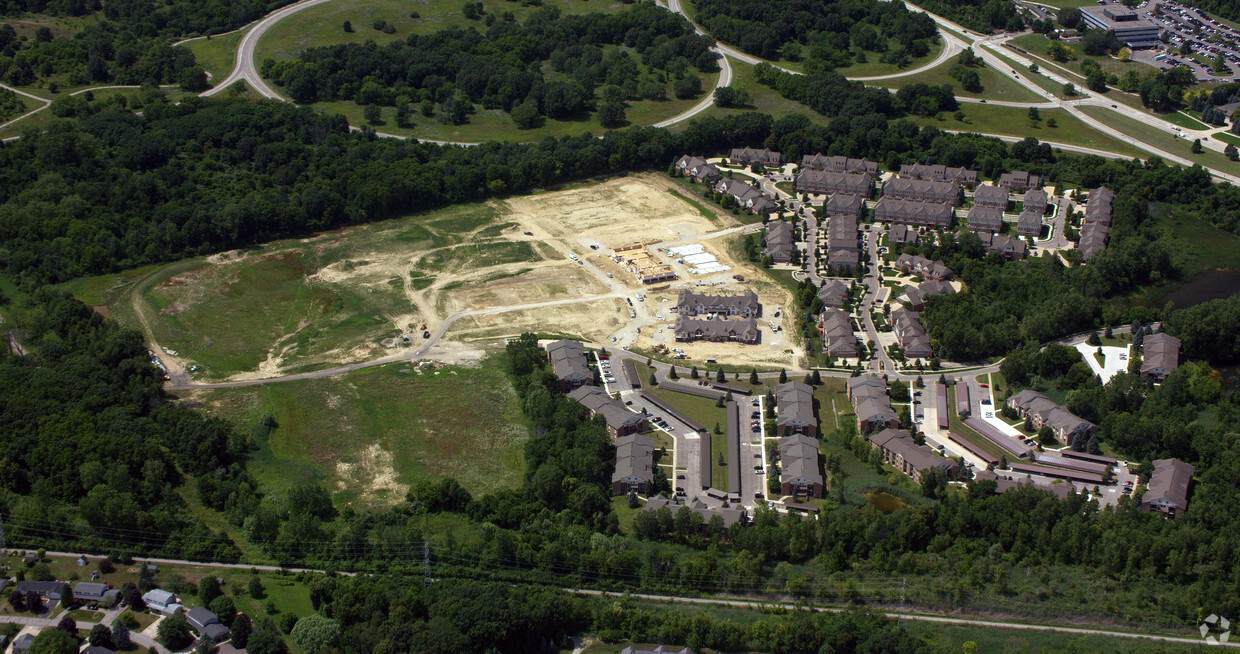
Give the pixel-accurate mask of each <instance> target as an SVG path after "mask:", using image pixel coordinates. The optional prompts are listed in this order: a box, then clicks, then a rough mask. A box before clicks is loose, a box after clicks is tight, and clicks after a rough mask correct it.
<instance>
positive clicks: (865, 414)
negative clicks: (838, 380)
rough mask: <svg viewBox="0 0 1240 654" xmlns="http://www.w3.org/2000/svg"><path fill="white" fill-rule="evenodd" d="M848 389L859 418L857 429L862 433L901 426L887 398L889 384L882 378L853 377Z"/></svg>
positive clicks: (873, 376)
mask: <svg viewBox="0 0 1240 654" xmlns="http://www.w3.org/2000/svg"><path fill="white" fill-rule="evenodd" d="M847 387H848V399H849V401H850V402H852V405H853V412H854V413H855V414H856V416H857V429H858V430H859V431H861V433H863V434H865V433H870V432H872V431H875V430H878V429H885V428H887V427H897V426H899V424H900V420H899V416H897V415H896V412H895V409H893V408H891V398H890V397H888V396H887V382H886V381H884V380H883V379H882V378H881V377H878V376H876V375H861V376H859V377H853V378H851V379H849V380H848V382H847Z"/></svg>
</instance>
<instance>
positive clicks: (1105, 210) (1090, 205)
mask: <svg viewBox="0 0 1240 654" xmlns="http://www.w3.org/2000/svg"><path fill="white" fill-rule="evenodd" d="M1114 201H1115V192H1114V191H1112V190H1111V189H1109V188H1107V187H1105V186H1099V187H1098V188H1096V189H1094V190H1092V191H1090V192H1089V200H1088V201H1087V202H1086V203H1085V222H1101V223H1106V224H1107V225H1110V224H1111V204H1112V203H1113V202H1114Z"/></svg>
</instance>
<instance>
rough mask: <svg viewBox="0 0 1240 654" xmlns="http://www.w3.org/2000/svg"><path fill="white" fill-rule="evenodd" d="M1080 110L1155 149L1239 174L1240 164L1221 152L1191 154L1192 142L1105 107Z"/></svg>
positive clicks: (1086, 107)
mask: <svg viewBox="0 0 1240 654" xmlns="http://www.w3.org/2000/svg"><path fill="white" fill-rule="evenodd" d="M1080 109H1081V111H1083V112H1085V113H1087V114H1089V115H1090V116H1092V117H1094V118H1097V119H1099V120H1101V121H1104V122H1106V123H1107V124H1108V125H1110V126H1111V127H1114V128H1115V129H1117V130H1119V131H1121V132H1123V133H1124V134H1127V135H1128V136H1131V137H1132V138H1135V139H1137V140H1139V141H1142V142H1144V143H1148V144H1150V145H1152V146H1154V147H1156V148H1159V149H1161V150H1164V151H1166V152H1170V153H1171V154H1176V155H1179V156H1181V157H1184V158H1185V159H1188V160H1189V161H1192V162H1194V163H1199V164H1202V165H1205V166H1210V167H1211V168H1215V169H1218V170H1222V171H1225V172H1229V173H1232V174H1240V163H1236V162H1234V161H1229V160H1228V159H1227V157H1225V156H1223V154H1222V153H1221V152H1216V151H1214V150H1205V151H1204V152H1202V153H1201V154H1193V153H1192V151H1191V148H1192V141H1188V140H1185V139H1182V138H1177V137H1175V136H1173V135H1171V134H1169V133H1167V132H1164V131H1162V130H1160V129H1156V128H1152V127H1150V126H1148V125H1146V124H1144V123H1142V122H1141V121H1139V120H1135V119H1132V118H1129V117H1128V116H1125V115H1122V114H1120V113H1118V112H1115V111H1111V110H1110V109H1107V108H1105V107H1090V106H1082V107H1081V108H1080ZM1146 156H1147V157H1148V156H1149V155H1148V154H1147V155H1146Z"/></svg>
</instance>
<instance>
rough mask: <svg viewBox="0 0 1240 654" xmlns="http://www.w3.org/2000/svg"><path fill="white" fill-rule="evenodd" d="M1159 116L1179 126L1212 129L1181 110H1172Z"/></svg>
mask: <svg viewBox="0 0 1240 654" xmlns="http://www.w3.org/2000/svg"><path fill="white" fill-rule="evenodd" d="M1161 118H1162V119H1163V120H1165V121H1167V122H1169V123H1174V124H1176V125H1179V126H1180V127H1184V128H1187V129H1194V130H1207V129H1214V128H1213V127H1211V126H1210V125H1207V124H1205V123H1203V122H1201V121H1200V120H1197V119H1196V118H1193V117H1192V116H1190V115H1188V114H1186V113H1184V112H1183V111H1173V112H1171V113H1169V114H1162V116H1161Z"/></svg>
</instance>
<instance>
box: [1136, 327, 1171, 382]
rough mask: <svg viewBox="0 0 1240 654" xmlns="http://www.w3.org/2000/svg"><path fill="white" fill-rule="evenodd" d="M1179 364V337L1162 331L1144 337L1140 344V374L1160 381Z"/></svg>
mask: <svg viewBox="0 0 1240 654" xmlns="http://www.w3.org/2000/svg"><path fill="white" fill-rule="evenodd" d="M1179 365H1180V339H1178V338H1176V337H1174V336H1172V335H1170V334H1166V333H1163V332H1159V333H1157V334H1150V335H1149V336H1146V337H1145V342H1144V344H1143V345H1142V346H1141V375H1142V376H1144V377H1153V378H1154V379H1157V380H1159V381H1162V380H1163V378H1164V377H1166V376H1167V375H1170V374H1171V371H1172V370H1175V369H1176V368H1177V367H1178V366H1179Z"/></svg>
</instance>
